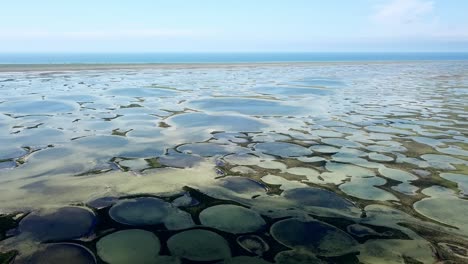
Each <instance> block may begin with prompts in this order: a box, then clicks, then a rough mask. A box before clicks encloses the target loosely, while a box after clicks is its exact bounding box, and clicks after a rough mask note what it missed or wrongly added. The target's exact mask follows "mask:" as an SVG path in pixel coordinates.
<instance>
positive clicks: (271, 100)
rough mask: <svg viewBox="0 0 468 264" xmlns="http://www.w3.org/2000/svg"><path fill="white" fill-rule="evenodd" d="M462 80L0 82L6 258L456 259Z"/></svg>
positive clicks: (441, 65) (188, 75) (14, 77)
mask: <svg viewBox="0 0 468 264" xmlns="http://www.w3.org/2000/svg"><path fill="white" fill-rule="evenodd" d="M467 70H468V63H467V62H465V61H458V62H455V61H438V62H427V61H426V62H405V63H398V62H387V63H361V62H360V63H346V64H340V63H334V64H320V63H315V64H288V65H286V64H285V65H237V66H236V67H231V66H229V65H219V66H217V67H201V66H200V67H190V66H183V65H179V66H173V67H167V68H164V67H162V68H152V69H151V68H148V69H145V68H141V69H125V70H124V69H112V70H80V71H54V72H45V71H43V72H41V71H37V72H14V73H7V72H4V73H0V90H1V91H2V93H1V95H0V113H1V115H0V150H1V151H0V214H1V215H2V216H1V218H0V225H1V226H0V231H1V233H2V236H1V238H2V240H1V241H0V252H2V255H0V259H11V258H12V257H13V256H14V261H13V263H64V262H67V263H117V264H118V263H278V264H284V263H436V262H438V261H452V262H453V263H465V262H466V261H467V259H468V251H467V248H468V224H467V221H466V220H467V219H468V200H467V195H468V194H467V193H466V191H467V179H468V175H467V174H468V138H467V134H468V121H467V120H468V112H467V105H468V71H467ZM3 253H4V254H3ZM448 263H450V262H448Z"/></svg>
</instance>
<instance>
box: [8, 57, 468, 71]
mask: <svg viewBox="0 0 468 264" xmlns="http://www.w3.org/2000/svg"><path fill="white" fill-rule="evenodd" d="M450 62H453V63H464V62H465V63H468V60H400V61H386V60H380V61H379V60H376V61H310V62H223V63H218V62H214V63H209V62H199V63H193V62H190V63H70V64H65V63H64V64H0V73H8V72H50V71H87V70H145V69H202V68H226V67H227V68H242V67H278V66H302V67H305V66H320V65H337V64H340V65H363V64H375V65H378V64H385V65H387V64H409V63H450Z"/></svg>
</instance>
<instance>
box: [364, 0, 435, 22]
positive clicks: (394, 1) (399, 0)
mask: <svg viewBox="0 0 468 264" xmlns="http://www.w3.org/2000/svg"><path fill="white" fill-rule="evenodd" d="M433 11H434V2H432V1H427V0H391V1H389V2H387V3H385V4H382V5H379V6H377V7H376V12H375V13H374V14H373V15H372V18H373V20H374V21H376V22H379V23H383V24H412V23H419V22H421V21H422V20H425V19H428V18H429V19H430V18H432V15H433Z"/></svg>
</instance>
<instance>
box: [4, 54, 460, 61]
mask: <svg viewBox="0 0 468 264" xmlns="http://www.w3.org/2000/svg"><path fill="white" fill-rule="evenodd" d="M444 60H468V52H445V53H444V52H414V53H402V52H387V53H384V52H359V53H342V52H340V53H21V54H20V53H16V54H15V53H9V54H7V53H0V64H134V63H136V64H138V63H168V64H169V63H268V62H271V63H273V62H342V61H343V62H354V61H444Z"/></svg>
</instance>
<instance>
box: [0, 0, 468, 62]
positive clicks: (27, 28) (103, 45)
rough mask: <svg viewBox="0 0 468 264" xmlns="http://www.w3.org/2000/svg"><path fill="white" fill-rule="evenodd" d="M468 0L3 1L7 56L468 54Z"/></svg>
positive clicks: (1, 34)
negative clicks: (360, 52) (86, 54)
mask: <svg viewBox="0 0 468 264" xmlns="http://www.w3.org/2000/svg"><path fill="white" fill-rule="evenodd" d="M467 13H468V1H466V0H353V1H347V0H327V1H320V0H255V1H254V0H218V1H216V0H198V1H195V0H193V1H190V0H166V1H158V0H131V1H130V0H99V1H96V0H80V1H63V0H56V1H53V0H41V1H36V0H22V1H2V4H1V16H0V53H6V52H181V51H182V52H224V51H232V52H234V51H236V52H250V51H264V52H272V51H295V52H304V51H315V52H322V51H325V52H333V51H345V52H347V51H468V15H467Z"/></svg>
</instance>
